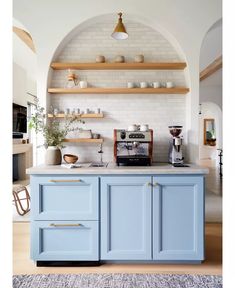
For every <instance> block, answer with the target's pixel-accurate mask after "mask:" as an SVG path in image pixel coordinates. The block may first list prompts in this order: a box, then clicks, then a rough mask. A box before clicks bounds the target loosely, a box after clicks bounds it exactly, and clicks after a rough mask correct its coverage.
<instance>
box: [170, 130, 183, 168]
mask: <svg viewBox="0 0 235 288" xmlns="http://www.w3.org/2000/svg"><path fill="white" fill-rule="evenodd" d="M168 128H169V131H170V133H171V135H172V137H173V138H172V139H171V140H170V149H169V163H172V164H173V166H176V167H182V166H185V165H184V157H183V153H182V144H183V138H182V137H181V136H180V133H181V132H182V128H183V126H168Z"/></svg>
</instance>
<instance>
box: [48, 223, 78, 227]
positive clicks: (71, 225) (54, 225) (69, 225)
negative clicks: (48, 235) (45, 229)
mask: <svg viewBox="0 0 235 288" xmlns="http://www.w3.org/2000/svg"><path fill="white" fill-rule="evenodd" d="M50 226H51V227H79V226H82V224H79V223H76V224H55V223H51V224H50Z"/></svg>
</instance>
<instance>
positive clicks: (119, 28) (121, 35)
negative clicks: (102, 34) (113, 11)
mask: <svg viewBox="0 0 235 288" xmlns="http://www.w3.org/2000/svg"><path fill="white" fill-rule="evenodd" d="M118 16H119V19H118V23H117V25H116V27H115V29H114V31H113V33H112V35H111V36H112V37H113V38H114V39H116V40H124V39H127V38H128V34H127V32H126V28H125V26H124V24H123V23H122V13H121V12H120V13H118Z"/></svg>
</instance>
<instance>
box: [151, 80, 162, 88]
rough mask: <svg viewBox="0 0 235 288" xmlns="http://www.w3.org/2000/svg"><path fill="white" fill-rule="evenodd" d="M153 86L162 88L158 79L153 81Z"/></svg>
mask: <svg viewBox="0 0 235 288" xmlns="http://www.w3.org/2000/svg"><path fill="white" fill-rule="evenodd" d="M152 87H153V88H160V87H161V83H160V82H158V81H157V82H153V83H152Z"/></svg>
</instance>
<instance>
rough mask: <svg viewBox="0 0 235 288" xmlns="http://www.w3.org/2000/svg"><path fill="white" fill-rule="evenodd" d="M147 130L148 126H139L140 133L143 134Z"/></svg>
mask: <svg viewBox="0 0 235 288" xmlns="http://www.w3.org/2000/svg"><path fill="white" fill-rule="evenodd" d="M148 130H149V125H148V124H141V125H140V131H142V132H145V131H148Z"/></svg>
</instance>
